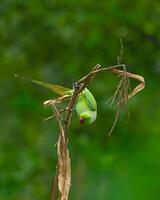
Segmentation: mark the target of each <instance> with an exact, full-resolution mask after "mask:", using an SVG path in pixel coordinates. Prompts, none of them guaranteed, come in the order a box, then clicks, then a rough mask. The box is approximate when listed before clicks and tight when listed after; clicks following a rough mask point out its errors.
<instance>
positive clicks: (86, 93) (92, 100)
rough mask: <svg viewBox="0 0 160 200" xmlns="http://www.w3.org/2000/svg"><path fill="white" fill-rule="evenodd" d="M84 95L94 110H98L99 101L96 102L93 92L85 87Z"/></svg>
mask: <svg viewBox="0 0 160 200" xmlns="http://www.w3.org/2000/svg"><path fill="white" fill-rule="evenodd" d="M83 95H84V96H85V99H86V101H87V104H88V106H89V108H90V109H91V110H92V111H96V110H97V102H96V100H95V98H94V96H93V95H92V93H91V92H90V91H89V90H88V89H87V88H85V90H84V91H83Z"/></svg>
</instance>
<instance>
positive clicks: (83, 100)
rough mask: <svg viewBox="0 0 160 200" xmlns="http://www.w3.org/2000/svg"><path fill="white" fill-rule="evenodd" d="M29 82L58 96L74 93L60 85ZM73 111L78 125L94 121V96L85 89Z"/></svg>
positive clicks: (95, 106)
mask: <svg viewBox="0 0 160 200" xmlns="http://www.w3.org/2000/svg"><path fill="white" fill-rule="evenodd" d="M15 76H17V77H18V76H19V75H15ZM22 78H23V77H22ZM27 79H28V78H27ZM29 80H30V81H32V82H33V83H36V84H38V85H41V86H42V87H45V88H48V89H49V90H51V91H53V92H55V93H56V94H59V95H60V96H64V95H71V94H73V92H74V90H73V89H70V88H66V87H63V86H60V85H55V84H51V83H44V82H41V81H37V80H31V79H29ZM75 109H76V113H77V115H78V117H79V123H80V124H86V125H90V124H92V123H93V122H94V121H95V120H96V117H97V103H96V100H95V98H94V96H93V95H92V93H91V92H90V91H89V90H88V89H87V88H85V89H84V90H83V91H82V92H81V94H80V95H79V97H78V99H77V101H76V105H75Z"/></svg>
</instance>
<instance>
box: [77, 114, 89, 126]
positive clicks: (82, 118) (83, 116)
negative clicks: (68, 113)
mask: <svg viewBox="0 0 160 200" xmlns="http://www.w3.org/2000/svg"><path fill="white" fill-rule="evenodd" d="M91 118H92V115H91V113H90V112H83V113H82V114H81V115H80V116H79V123H80V124H81V125H82V124H86V125H87V124H91Z"/></svg>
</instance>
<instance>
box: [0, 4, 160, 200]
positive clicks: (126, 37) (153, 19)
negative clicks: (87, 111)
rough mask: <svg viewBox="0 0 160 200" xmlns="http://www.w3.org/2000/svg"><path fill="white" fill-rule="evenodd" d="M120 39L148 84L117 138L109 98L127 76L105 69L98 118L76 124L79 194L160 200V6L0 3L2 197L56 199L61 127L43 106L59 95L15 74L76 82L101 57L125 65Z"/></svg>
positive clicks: (73, 145)
mask: <svg viewBox="0 0 160 200" xmlns="http://www.w3.org/2000/svg"><path fill="white" fill-rule="evenodd" d="M120 38H122V39H123V43H124V56H123V62H124V63H125V64H126V65H127V68H128V70H129V71H131V72H134V73H137V74H141V75H143V76H144V77H145V80H146V88H145V90H143V91H142V92H141V93H139V94H137V95H136V96H135V97H133V99H131V100H130V102H129V107H130V118H127V116H126V115H125V113H122V115H121V117H120V120H119V122H118V124H117V126H116V128H115V130H114V132H113V133H112V135H111V137H108V136H107V131H108V130H109V128H110V127H111V124H112V122H113V119H114V115H115V113H114V111H113V110H112V108H111V107H110V105H109V104H107V105H106V104H105V101H106V100H107V99H108V98H109V97H110V96H111V95H112V94H113V92H114V91H115V87H116V84H117V83H118V79H117V78H115V76H114V75H112V74H104V73H103V74H101V75H98V76H97V77H96V79H95V80H94V82H93V83H92V84H90V85H89V88H90V90H91V91H92V92H93V94H94V96H95V97H96V99H97V102H98V118H97V121H96V122H95V123H94V124H93V125H92V126H89V127H85V128H84V127H81V126H79V124H78V123H77V121H76V119H74V120H73V123H72V126H71V128H70V131H69V149H70V153H71V158H72V186H71V192H70V198H69V199H70V200H92V199H95V200H97V199H98V200H99V199H100V200H107V199H108V200H150V199H152V200H157V199H160V172H159V170H160V2H159V1H158V0H157V1H156V0H153V1H147V0H135V1H127V0H119V1H118V0H117V1H116V0H107V1H98V2H97V1H91V0H85V1H84V0H81V1H75V0H69V1H67V0H59V1H58V0H57V1H53V0H46V1H43V0H39V1H38V0H35V1H33V0H26V1H25V0H0V85H1V91H0V102H1V106H0V200H17V199H23V200H41V199H43V200H44V199H49V196H50V186H51V182H52V177H53V174H54V172H55V166H56V149H55V148H54V144H55V143H56V140H57V130H58V128H57V124H56V122H55V121H54V120H49V121H47V122H43V119H44V118H46V117H47V116H49V115H50V114H51V110H50V109H49V108H48V109H44V108H43V105H42V102H43V101H44V100H46V99H49V98H53V97H54V95H53V93H52V92H50V91H47V90H45V89H43V88H40V87H38V86H36V85H33V84H30V83H29V82H25V81H21V80H18V79H15V78H14V74H15V73H18V74H22V75H25V76H29V77H33V78H35V79H38V80H43V81H47V82H53V83H57V84H62V85H65V86H67V87H71V86H72V80H78V79H79V78H80V77H82V76H83V75H85V74H86V73H88V71H89V70H90V69H91V68H92V67H93V66H95V65H96V64H97V63H100V64H101V65H102V66H103V67H107V66H111V65H113V64H116V59H117V56H118V54H119V51H120V44H119V39H120ZM136 83H137V82H136V81H133V85H135V84H136ZM74 118H76V117H75V116H74Z"/></svg>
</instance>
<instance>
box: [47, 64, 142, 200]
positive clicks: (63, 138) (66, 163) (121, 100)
mask: <svg viewBox="0 0 160 200" xmlns="http://www.w3.org/2000/svg"><path fill="white" fill-rule="evenodd" d="M117 68H122V70H119V69H117ZM105 71H110V72H112V73H114V74H118V75H119V76H120V78H121V79H120V82H119V84H118V86H117V89H116V92H115V94H114V95H113V96H112V102H114V100H115V99H116V98H117V99H118V100H117V112H116V117H115V120H114V123H113V125H112V128H111V130H110V133H111V132H112V131H113V129H114V127H115V125H116V122H117V120H118V116H119V112H120V108H121V105H122V104H123V105H125V104H126V103H127V102H128V99H129V98H131V97H132V96H134V95H135V94H136V93H138V92H140V91H141V90H142V89H143V88H144V87H145V81H144V78H143V77H142V76H139V75H136V74H132V73H130V72H127V70H126V67H125V65H124V64H117V65H114V66H111V67H108V68H102V67H101V66H100V65H99V64H97V65H96V66H95V67H94V68H93V69H92V70H91V71H90V72H89V73H88V74H87V75H86V76H84V77H82V78H81V79H80V80H79V81H77V82H75V83H74V92H73V94H72V95H64V96H62V97H58V98H57V99H52V100H47V101H45V102H44V105H49V106H52V108H53V110H54V115H53V116H55V118H56V120H57V122H58V126H59V138H58V142H57V156H58V164H57V168H56V173H55V177H54V180H53V183H52V190H51V200H55V199H56V191H57V189H58V196H59V200H67V199H68V196H69V190H70V186H71V169H70V157H69V150H68V148H67V143H68V137H67V134H68V128H69V125H70V121H71V117H72V110H73V109H74V107H75V104H76V100H77V98H78V97H79V95H80V93H81V92H82V91H83V90H84V89H85V88H86V87H87V86H88V84H89V83H90V82H91V81H92V80H93V79H94V77H95V76H96V75H97V74H98V73H100V72H105ZM129 78H133V79H136V80H138V81H140V84H139V85H138V86H137V87H135V88H134V89H133V90H132V91H131V92H130V93H128V88H129V80H128V79H129ZM66 100H69V103H68V105H67V107H66V108H64V109H58V108H57V107H56V105H57V104H59V103H61V102H63V101H66ZM62 112H66V114H65V117H62V115H61V113H62Z"/></svg>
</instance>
